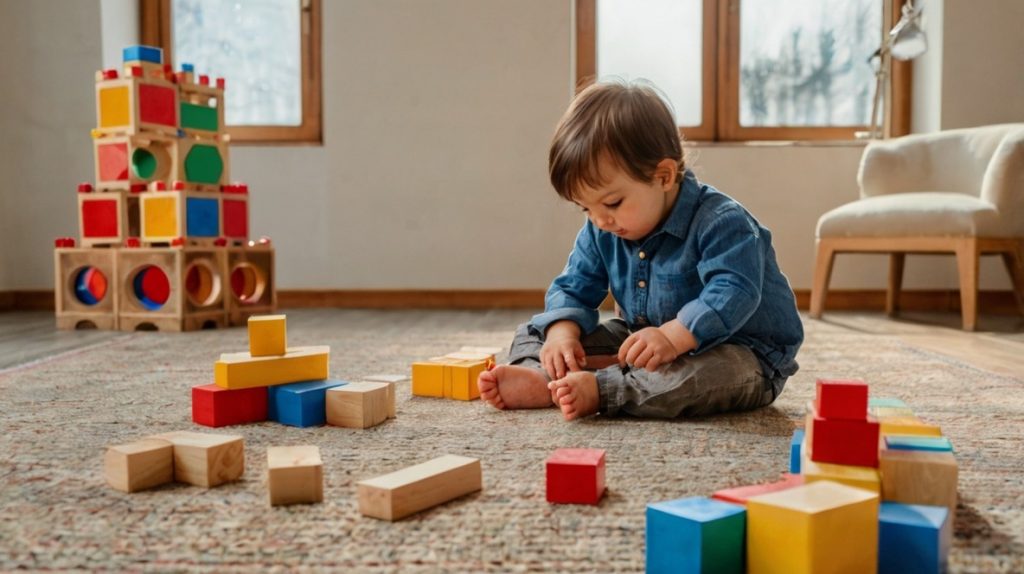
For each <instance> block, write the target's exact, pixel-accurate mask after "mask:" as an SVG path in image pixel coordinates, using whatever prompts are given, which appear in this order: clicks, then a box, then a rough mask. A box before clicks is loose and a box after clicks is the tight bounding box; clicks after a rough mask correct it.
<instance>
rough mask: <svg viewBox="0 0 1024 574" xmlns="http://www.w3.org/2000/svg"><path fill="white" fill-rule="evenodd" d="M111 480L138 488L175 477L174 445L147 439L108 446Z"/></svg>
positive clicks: (106, 461) (117, 485)
mask: <svg viewBox="0 0 1024 574" xmlns="http://www.w3.org/2000/svg"><path fill="white" fill-rule="evenodd" d="M103 475H104V477H105V478H106V479H107V484H109V485H110V486H112V487H114V488H116V489H117V490H120V491H123V492H137V491H139V490H145V489H147V488H152V487H154V486H159V485H161V484H166V483H168V482H171V481H173V480H174V447H173V446H172V445H171V443H169V442H167V441H165V440H159V439H143V440H140V441H136V442H132V443H128V444H120V445H116V446H112V447H109V448H107V452H106V454H105V455H104V456H103Z"/></svg>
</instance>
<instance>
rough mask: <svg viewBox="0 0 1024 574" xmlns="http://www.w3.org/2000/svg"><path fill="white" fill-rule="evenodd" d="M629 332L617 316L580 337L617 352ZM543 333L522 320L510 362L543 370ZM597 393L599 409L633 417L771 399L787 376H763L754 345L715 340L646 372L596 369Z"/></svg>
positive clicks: (741, 406) (593, 351) (733, 407)
mask: <svg viewBox="0 0 1024 574" xmlns="http://www.w3.org/2000/svg"><path fill="white" fill-rule="evenodd" d="M628 336H629V328H628V327H627V326H626V322H625V321H623V320H621V319H611V320H608V321H605V322H603V323H601V324H600V325H598V327H597V329H596V330H594V332H593V333H591V334H589V335H587V336H585V337H583V340H582V341H580V342H581V343H582V344H583V350H584V351H585V352H586V354H587V355H588V356H593V355H615V354H617V353H618V352H619V346H621V345H622V342H623V341H625V340H626V337H628ZM543 345H544V338H543V337H542V336H539V335H537V334H535V333H534V332H532V331H531V329H529V325H528V324H525V323H524V324H522V325H520V326H519V328H518V329H516V336H515V339H514V340H513V341H512V347H511V349H510V350H509V364H512V365H521V366H524V367H533V368H537V369H541V370H543V368H544V367H543V366H541V363H540V349H541V347H542V346H543ZM595 376H596V377H597V389H598V393H599V394H600V404H599V407H598V411H599V412H600V413H602V414H605V415H619V414H628V415H632V416H636V417H651V418H676V417H697V416H705V415H712V414H717V413H725V412H734V411H746V410H751V409H756V408H760V407H763V406H767V405H770V404H771V403H772V402H773V401H774V400H775V398H776V397H777V396H778V394H779V393H780V392H782V387H783V385H784V384H785V382H786V381H785V379H781V380H778V379H777V380H774V381H773V380H771V379H769V378H767V377H765V376H764V373H763V372H762V367H761V363H760V362H759V361H758V360H757V357H756V356H755V355H754V353H753V351H751V350H750V349H748V348H747V347H744V346H742V345H729V344H723V345H718V346H717V347H714V348H712V349H709V350H707V351H705V352H703V353H701V354H699V355H686V354H684V355H680V356H679V357H678V358H676V360H675V361H673V362H672V363H671V364H666V365H662V366H661V367H659V368H658V370H656V371H654V372H653V373H652V372H648V371H646V370H643V369H634V368H632V367H628V366H627V367H619V366H618V365H612V366H611V367H607V368H604V369H600V370H598V371H596V372H595Z"/></svg>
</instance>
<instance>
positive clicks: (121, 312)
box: [116, 247, 227, 331]
mask: <svg viewBox="0 0 1024 574" xmlns="http://www.w3.org/2000/svg"><path fill="white" fill-rule="evenodd" d="M116 256H117V282H116V287H117V290H118V292H119V296H118V305H117V308H118V313H117V325H118V329H120V330H122V331H135V330H159V331H182V330H197V329H205V328H210V327H221V326H225V325H226V323H227V315H226V311H225V306H226V302H225V295H224V287H223V286H224V279H223V278H224V273H225V272H224V267H225V261H226V258H225V255H224V253H223V250H217V249H214V248H200V247H171V248H166V247H147V248H141V247H139V248H123V249H117V250H116Z"/></svg>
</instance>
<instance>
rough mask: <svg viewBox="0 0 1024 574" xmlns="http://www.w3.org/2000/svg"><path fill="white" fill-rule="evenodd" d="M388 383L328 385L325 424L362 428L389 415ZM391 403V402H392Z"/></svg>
mask: <svg viewBox="0 0 1024 574" xmlns="http://www.w3.org/2000/svg"><path fill="white" fill-rule="evenodd" d="M389 387H390V385H388V383H369V382H361V383H349V384H347V385H345V386H344V387H335V388H333V389H327V424H329V425H333V426H336V427H346V428H356V429H365V428H369V427H372V426H375V425H379V424H380V423H382V422H384V421H385V420H387V419H388V411H389V409H388V398H389V397H391V399H392V401H393V399H394V395H393V394H391V393H389V392H388V388H389ZM392 404H393V403H392Z"/></svg>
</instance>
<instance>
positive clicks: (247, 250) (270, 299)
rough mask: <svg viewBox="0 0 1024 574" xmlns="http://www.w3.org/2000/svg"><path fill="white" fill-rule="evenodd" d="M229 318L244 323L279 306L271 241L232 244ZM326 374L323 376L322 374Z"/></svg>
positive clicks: (269, 313)
mask: <svg viewBox="0 0 1024 574" xmlns="http://www.w3.org/2000/svg"><path fill="white" fill-rule="evenodd" d="M227 252H228V280H229V284H230V286H231V296H230V297H228V318H229V320H230V322H231V324H232V325H245V324H246V321H247V320H248V318H249V317H251V316H253V315H272V314H274V312H275V311H276V310H277V290H276V289H275V284H276V283H275V281H274V249H273V248H272V247H271V246H270V245H269V244H268V245H257V246H248V247H229V248H228V250H227ZM321 378H323V377H321Z"/></svg>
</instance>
